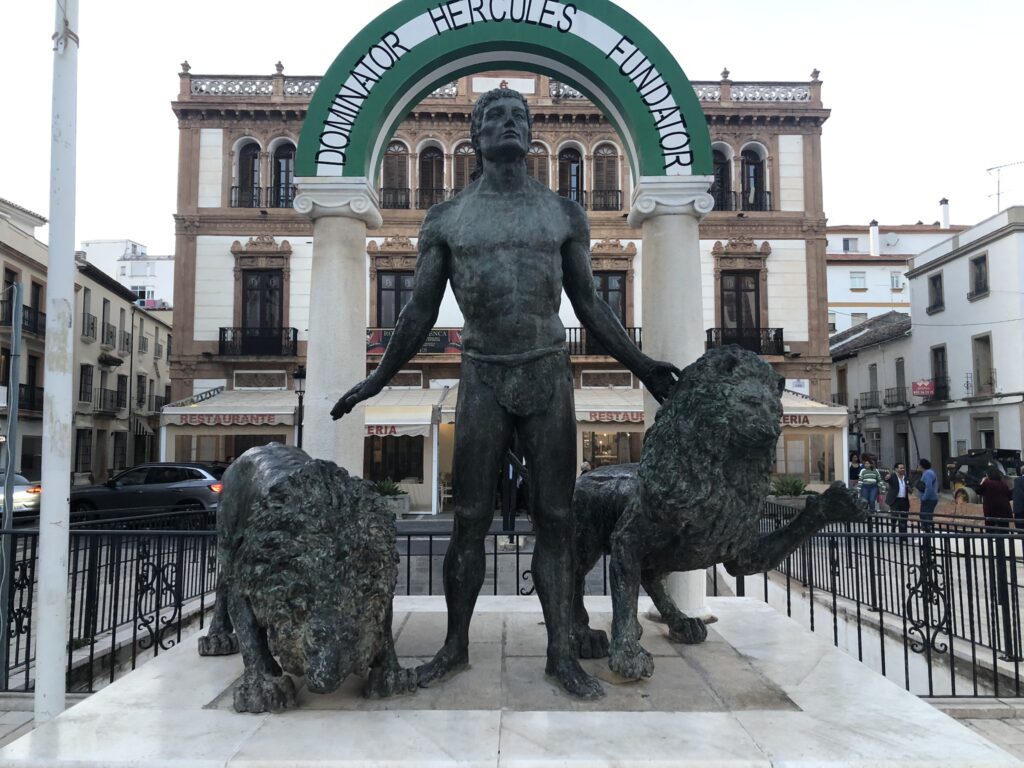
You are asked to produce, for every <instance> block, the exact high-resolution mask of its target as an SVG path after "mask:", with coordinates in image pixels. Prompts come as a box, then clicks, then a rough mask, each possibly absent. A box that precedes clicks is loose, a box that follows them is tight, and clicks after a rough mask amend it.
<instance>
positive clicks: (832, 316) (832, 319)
mask: <svg viewBox="0 0 1024 768" xmlns="http://www.w3.org/2000/svg"><path fill="white" fill-rule="evenodd" d="M828 332H829V333H835V332H836V313H835V312H829V313H828Z"/></svg>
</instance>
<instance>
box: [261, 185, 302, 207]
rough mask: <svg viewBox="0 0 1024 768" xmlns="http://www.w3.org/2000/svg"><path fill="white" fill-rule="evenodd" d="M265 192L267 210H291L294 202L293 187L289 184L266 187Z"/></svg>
mask: <svg viewBox="0 0 1024 768" xmlns="http://www.w3.org/2000/svg"><path fill="white" fill-rule="evenodd" d="M265 191H266V195H265V196H264V197H265V199H266V203H267V207H268V208H291V207H292V203H294V202H295V187H294V186H293V185H291V184H283V185H280V186H277V187H267V189H266V190H265Z"/></svg>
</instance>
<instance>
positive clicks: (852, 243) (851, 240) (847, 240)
mask: <svg viewBox="0 0 1024 768" xmlns="http://www.w3.org/2000/svg"><path fill="white" fill-rule="evenodd" d="M859 246H860V243H859V242H858V240H857V238H856V237H844V238H843V253H857V251H858V250H859Z"/></svg>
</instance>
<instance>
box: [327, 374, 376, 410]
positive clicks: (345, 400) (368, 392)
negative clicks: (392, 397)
mask: <svg viewBox="0 0 1024 768" xmlns="http://www.w3.org/2000/svg"><path fill="white" fill-rule="evenodd" d="M383 388H384V386H383V385H382V384H381V383H380V382H378V381H377V379H375V378H374V375H373V374H372V373H371V374H370V375H369V376H367V377H366V378H365V379H363V380H362V381H361V382H359V383H358V384H356V385H355V386H354V387H352V389H350V390H349V391H348V392H346V393H345V394H344V395H342V396H341V397H340V398H339V399H338V402H336V403H335V404H334V407H333V408H331V418H332V419H334V420H335V421H337V420H338V419H340V418H341V417H342V416H344V415H345V414H346V413H351V412H352V409H353V408H355V407H356V406H357V405H358V404H359V403H361V402H363V400H368V399H369V398H371V397H373V396H374V395H376V394H377V393H378V392H380V391H381V390H382V389H383Z"/></svg>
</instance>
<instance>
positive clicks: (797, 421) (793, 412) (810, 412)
mask: <svg viewBox="0 0 1024 768" xmlns="http://www.w3.org/2000/svg"><path fill="white" fill-rule="evenodd" d="M848 421H849V415H848V413H847V411H846V407H845V406H842V405H826V404H825V403H819V402H818V401H817V400H811V398H809V397H805V396H804V395H801V394H799V393H797V392H792V391H790V390H788V389H787V390H786V391H785V392H783V393H782V428H783V429H836V428H838V429H842V428H843V427H845V426H846V425H847V423H848Z"/></svg>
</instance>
